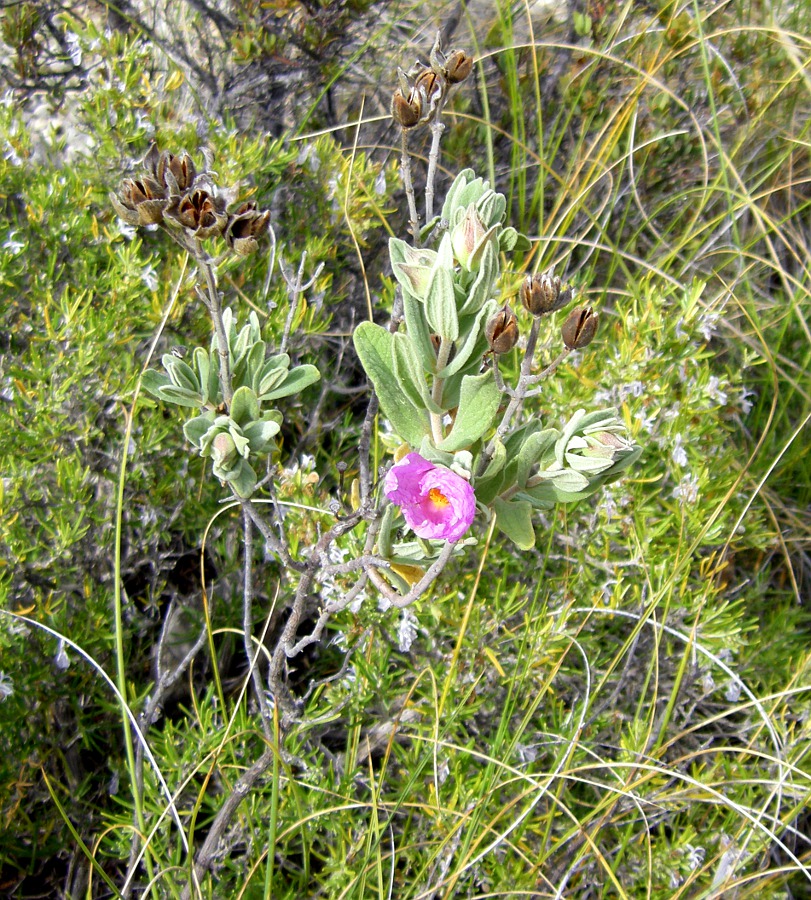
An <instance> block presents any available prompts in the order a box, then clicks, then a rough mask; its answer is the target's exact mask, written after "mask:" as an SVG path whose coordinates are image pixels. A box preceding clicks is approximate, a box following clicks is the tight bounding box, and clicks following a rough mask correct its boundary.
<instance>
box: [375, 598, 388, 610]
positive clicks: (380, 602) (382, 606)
mask: <svg viewBox="0 0 811 900" xmlns="http://www.w3.org/2000/svg"><path fill="white" fill-rule="evenodd" d="M377 608H378V610H379V611H380V612H386V611H388V610H389V609H391V600H389V599H388V597H383V596H380V597H378V598H377Z"/></svg>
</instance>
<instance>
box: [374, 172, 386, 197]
mask: <svg viewBox="0 0 811 900" xmlns="http://www.w3.org/2000/svg"><path fill="white" fill-rule="evenodd" d="M375 193H376V194H377V196H378V197H382V196H383V195H384V194H385V193H386V171H385V169H381V170H380V172H379V173H378V175H377V178H375Z"/></svg>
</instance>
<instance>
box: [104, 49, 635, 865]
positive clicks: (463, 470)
mask: <svg viewBox="0 0 811 900" xmlns="http://www.w3.org/2000/svg"><path fill="white" fill-rule="evenodd" d="M472 66H473V61H472V59H471V58H470V57H469V56H468V55H467V54H466V53H464V52H463V51H461V50H454V51H452V52H450V53H447V54H446V53H445V52H444V51H443V49H442V46H441V43H440V40H439V38H437V40H436V42H435V43H434V46H433V48H432V50H431V52H430V56H429V62H428V64H422V63H418V64H417V65H415V66H414V67H413V68H411V69H410V70H409V71H408V72H403V71H402V70H401V71H400V85H399V87H398V88H397V89H396V90H395V91H394V94H393V98H392V104H391V112H392V116H393V119H394V121H395V123H396V125H397V126H398V127H399V129H400V131H401V135H402V167H401V170H402V177H403V181H404V187H405V193H406V197H407V200H408V214H409V232H410V236H409V238H408V239H400V238H392V239H391V240H390V242H389V259H390V264H391V270H392V272H393V274H394V277H395V279H396V282H397V290H396V295H395V301H394V307H393V310H392V314H391V316H390V317H388V321H387V322H386V324H378V323H377V322H374V321H366V322H363V323H361V324H360V325H358V326H357V327H356V328H355V331H354V335H353V338H354V346H355V349H356V351H357V355H358V358H359V360H360V363H361V365H362V366H363V369H364V370H365V372H366V375H367V376H368V380H369V382H370V385H371V388H372V392H371V394H370V397H369V403H368V408H367V411H366V415H365V418H364V420H363V423H362V425H361V426H360V437H359V440H358V445H357V464H356V469H357V479H356V481H355V483H354V485H353V489H352V491H351V494H350V496H349V497H346V496H344V495H343V493H341V495H339V496H336V497H335V498H334V505H333V508H332V511H331V512H329V513H327V512H326V511H325V513H324V514H319V520H318V521H319V527H318V529H317V530H316V537H315V539H314V542H313V544H312V546H309V547H302V546H300V545H299V544H298V543H295V545H294V542H292V541H291V540H290V536H289V535H288V533H287V531H286V523H285V518H284V516H283V515H282V512H281V506H280V504H279V503H278V502H276V495H275V491H274V476H275V473H276V471H277V468H276V467H277V459H278V456H279V443H278V437H279V433H280V431H281V429H282V426H283V423H284V401H285V400H286V399H287V398H290V397H291V396H293V395H295V394H298V393H300V392H301V391H302V390H304V389H305V388H307V387H308V386H309V385H311V384H313V383H314V382H315V381H317V380H318V379H319V377H320V376H319V372H318V370H317V369H316V367H315V366H313V365H309V364H301V365H292V364H291V357H290V355H289V353H288V347H287V346H286V341H287V338H288V335H289V328H286V329H285V338H284V339H283V341H282V345H281V346H279V347H270V346H268V345H267V343H266V341H265V340H264V339H263V336H262V329H261V327H260V322H259V318H258V317H257V315H256V313H255V312H251V313H250V314H249V315H247V316H245V315H244V314H243V315H240V313H239V312H237V311H236V308H235V307H224V306H223V301H222V294H221V289H220V279H219V277H218V275H219V271H218V267H219V264H220V261H221V260H222V258H223V255H227V254H229V253H230V254H236V255H237V256H244V255H247V254H250V253H252V252H255V251H256V250H257V249H258V247H259V245H260V242H262V241H267V240H270V242H271V248H272V250H275V246H276V245H275V237H274V234H273V230H272V227H271V224H270V214H269V213H268V212H267V211H261V210H259V209H257V208H256V206H255V205H253V204H246V203H242V204H236V205H233V204H231V203H229V202H228V199H229V196H230V195H229V192H228V191H226V190H225V189H224V188H223V187H222V186H221V185H219V184H218V183H217V179H216V178H215V176H214V175H213V174H212V173H211V172H210V171H208V169H209V168H210V167H208V166H207V167H206V168H205V169H204V170H201V171H198V169H197V167H196V164H195V162H194V161H193V160H192V159H191V158H190V156H189V155H188V154H186V153H177V154H174V153H170V152H168V151H166V150H164V151H159V149H158V148H157V146H155V145H153V146H152V148H151V149H150V151H149V153H148V154H147V156H146V158H145V160H144V164H143V171H142V172H140V173H137V174H136V175H135V176H134V177H132V178H130V179H127V180H126V181H124V183H123V184H122V186H121V189H120V191H119V192H118V193H117V194H116V195H114V196H113V198H112V203H113V206H114V207H115V209H116V211H117V212H118V214H119V215H120V216H121V217H122V218H123V219H125V221H127V222H128V223H130V224H132V225H158V226H160V227H161V228H163V229H164V230H165V232H166V233H167V234H168V235H169V237H171V238H172V239H173V240H174V241H175V242H176V243H178V244H179V245H180V246H181V247H182V248H183V249H184V250H186V251H187V252H188V253H189V254H190V256H191V258H192V259H193V260H194V262H195V263H196V278H197V282H198V284H197V293H198V296H199V297H200V299H201V301H202V302H203V303H204V304H205V306H206V308H207V310H208V313H209V315H210V318H211V326H212V329H211V330H212V336H211V339H210V342H209V343H208V346H206V347H196V348H194V349H193V350H192V351H191V352H190V353H189V352H187V353H186V354H185V355H183V356H182V358H181V357H180V356H176V355H173V354H166V355H165V356H164V357H163V368H164V371H163V372H157V371H148V372H147V373H146V375H145V377H144V386H145V388H146V389H147V390H148V391H149V392H150V393H151V394H152V395H153V396H154V397H156V398H158V399H159V400H161V401H163V402H165V403H169V404H174V405H176V406H178V407H180V408H181V409H183V410H186V411H187V412H188V418H187V419H186V421H185V422H184V423H183V430H184V433H185V435H186V438H187V439H188V441H189V443H190V444H191V445H192V447H193V448H194V449H195V450H196V451H197V452H199V454H200V455H201V456H203V457H205V458H206V459H210V461H211V474H212V476H213V478H212V480H211V484H210V489H211V490H213V491H217V492H221V493H222V494H223V496H224V497H225V498H228V497H230V499H231V500H232V501H233V502H235V503H236V504H238V505H239V507H240V508H241V511H242V523H243V531H242V535H243V541H244V554H243V559H244V563H243V565H244V566H245V571H244V572H243V577H242V584H243V598H242V602H243V630H244V646H245V653H246V655H247V657H248V660H247V661H248V665H249V670H250V673H251V678H252V681H253V690H254V694H255V701H256V704H257V706H258V709H259V713H260V716H261V720H262V727H263V729H264V730H265V733H266V735H267V738H268V741H269V742H272V740H273V733H272V718H273V710H274V708H275V710H276V712H277V713H278V714H279V721H280V727H281V732H282V734H283V733H284V731H285V729H286V728H288V727H290V726H291V724H292V723H293V722H294V721H295V720H296V719H297V718H300V717H301V716H302V714H303V711H304V710H303V702H302V700H300V699H299V698H297V697H295V696H294V695H293V693H292V692H291V690H290V688H289V686H288V683H287V663H288V661H289V660H293V659H295V658H296V657H297V656H298V655H299V654H301V652H302V651H303V650H304V648H305V647H308V646H310V645H313V644H317V643H318V642H320V641H321V640H322V638H323V636H324V632H325V628H326V626H327V624H328V622H329V620H330V619H331V618H332V617H335V616H338V615H339V614H340V613H341V612H342V611H344V610H346V609H347V608H348V607H349V606H350V605H352V607H353V609H357V608H358V604H360V603H362V602H364V601H365V600H368V598H370V597H371V596H373V595H374V593H377V594H378V595H381V599H382V600H383V602H384V604H386V605H390V606H394V607H405V606H409V605H410V604H413V603H414V602H415V601H417V600H418V599H419V598H420V597H422V596H423V595H425V594H426V592H428V591H429V590H430V589H431V587H432V585H433V584H434V582H435V581H436V580H437V579H439V578H441V577H442V576H443V572H444V570H445V568H446V567H447V565H448V563H449V562H450V561H451V560H452V559H453V558H454V557H455V556H458V555H461V554H462V553H470V551H471V548H473V547H475V545H476V544H477V541H478V539H479V537H480V536H481V535H482V533H483V532H484V530H485V528H487V526H488V523H489V522H490V521H491V520H492V519H493V518H495V524H496V526H497V527H498V529H499V530H500V531H501V532H502V533H503V534H504V535H506V536H507V538H509V539H510V540H511V541H512V542H513V543H514V544H515V545H517V546H518V547H519V548H521V549H523V550H527V549H529V548H531V547H533V546H534V543H535V526H534V513H535V511H536V510H546V509H549V508H550V507H552V506H554V505H555V504H558V503H570V502H575V501H578V500H582V499H584V498H586V497H588V496H590V495H591V494H593V493H594V492H595V491H597V490H599V488H600V487H601V486H602V485H603V484H606V483H608V482H611V481H613V480H615V479H617V478H618V477H619V476H620V475H621V473H622V472H623V471H624V470H625V469H626V468H627V467H628V466H630V465H631V464H632V463H633V462H634V460H635V459H637V457H638V456H639V454H640V452H641V449H640V448H639V447H637V446H636V445H635V444H633V443H632V442H631V441H630V440H629V439H628V437H627V435H626V432H625V428H624V425H623V424H622V422H621V421H620V419H619V417H618V415H617V412H616V410H614V409H608V410H599V411H592V412H586V411H585V410H583V409H576V410H573V411H572V414H571V416H570V417H569V419H568V421H565V422H563V423H560V424H557V425H555V424H551V423H548V422H543V421H542V420H541V419H540V418H539V417H538V416H537V415H536V414H535V413H534V412H533V413H531V414H527V411H526V410H525V408H524V407H525V401H526V400H528V399H530V398H532V397H534V396H537V395H538V394H539V393H540V392H541V391H542V390H543V387H542V383H543V381H544V380H545V379H547V378H549V377H551V376H552V375H553V374H554V372H555V370H556V368H557V367H558V365H559V364H560V362H561V361H562V360H563V359H564V358H565V357H566V356H567V355H568V354H570V353H571V352H573V351H575V350H582V349H583V348H585V347H586V346H588V345H589V344H590V343H591V342H592V340H593V339H594V338H595V334H596V329H597V316H596V314H595V313H593V311H592V310H591V309H590V308H588V309H576V310H574V311H573V312H572V313H571V314H570V315H569V317H568V318H567V319H566V320H565V323H564V325H563V327H562V329H561V340H562V344H563V347H562V349H561V350H560V352H559V355H558V356H557V357H556V358H555V359H552V360H551V361H549V362H548V363H547V364H546V365H545V366H544V365H541V364H539V363H538V361H537V359H536V357H537V352H536V351H537V349H538V341H539V334H540V325H541V321H542V319H544V317H547V316H550V315H552V314H554V313H555V312H556V311H558V310H561V309H563V308H564V307H566V306H567V305H568V304H569V303H570V302H571V301H572V298H573V292H572V289H571V288H570V287H568V286H566V285H562V284H561V280H560V278H559V277H558V276H556V275H555V274H554V271H553V270H552V269H549V270H547V271H545V272H542V273H539V274H528V275H526V277H525V280H524V282H523V283H522V285H521V287H520V290H519V296H518V301H519V303H520V305H521V306H523V307H524V308H525V310H526V311H527V312H528V313H529V314H530V316H531V324H530V327H529V332H528V334H527V335H525V336H524V335H522V326H521V324H520V323H519V319H518V317H517V316H516V313H515V312H514V311H513V309H512V307H511V305H510V298H509V297H504V296H503V295H502V287H501V286H500V281H499V279H500V276H501V275H502V269H503V264H504V260H505V258H506V256H507V255H509V254H511V253H514V252H516V251H526V250H528V249H529V248H530V246H531V244H530V242H529V240H528V239H527V238H526V237H524V236H523V235H521V234H519V233H518V232H517V231H516V230H515V229H514V228H512V227H511V226H509V225H508V224H507V223H506V215H507V201H506V199H505V197H504V196H503V195H502V194H500V193H498V191H496V190H495V188H494V187H492V186H491V185H490V184H489V183H488V182H487V181H484V180H483V179H482V178H479V177H477V176H476V175H475V173H474V172H473V171H472V170H471V169H465V170H464V171H462V172H460V173H459V174H458V175H457V176H456V178H455V179H454V180H453V182H452V183H451V185H450V186H449V188H448V189H447V191H446V193H445V197H444V199H443V202H442V205H441V208H440V209H439V211H438V212H436V213H435V212H434V197H435V183H436V173H437V168H438V160H439V152H440V142H441V136H442V131H443V127H444V126H443V124H442V121H441V116H442V111H443V107H444V105H445V102H446V100H447V98H448V96H449V93H450V91H451V90H452V88H453V87H454V86H455V85H456V84H458V83H460V82H462V81H464V80H465V78H467V76H468V75H469V74H470V72H471V70H472ZM419 127H427V128H429V129H430V131H431V143H430V155H429V159H428V169H427V173H426V186H425V191H424V215H421V213H420V212H419V210H418V208H417V199H416V194H415V190H414V187H413V182H412V171H411V165H412V160H411V156H410V153H409V149H408V143H409V140H408V139H409V134H410V133H411V132H412V131H413V130H414V129H415V128H419ZM270 259H271V262H270V267H271V269H272V268H273V265H274V259H275V253H273V252H271V254H270ZM288 286H289V288H290V293H291V302H294V301H296V300H297V299H298V297H299V296H300V295H301V293H302V291H303V290H305V289H306V287H307V285H303V284H302V279H301V277H300V278H299V279H298V280H297V281H296V282H293V281H290V280H289V279H288ZM381 312H382V311H381ZM382 317H383V318H386V316H385V314H383V316H382ZM516 350H518V352H520V353H521V361H520V365H519V367H518V371H517V377H515V378H513V379H511V380H512V382H513V383H510V379H507V378H506V377H505V376H504V375H502V372H501V370H500V357H502V356H504V355H505V354H507V353H511V352H515V351H516ZM378 413H380V414H381V415H382V418H383V419H384V420H385V421H386V422H387V423H388V426H389V428H390V433H389V438H388V439H387V442H386V443H387V446H388V447H389V448H390V449H391V451H392V452H391V456H390V457H389V458H388V459H386V460H385V461H384V462H383V464H382V465H381V466H378V465H377V464H376V462H375V461H373V457H372V453H371V446H372V434H373V429H374V427H375V423H376V421H378ZM263 473H264V474H263ZM260 500H261V501H263V502H262V503H261V504H260V503H259V502H257V501H260ZM264 501H269V502H264ZM325 514H327V515H329V517H330V518H329V520H328V521H327V524H324V523H325V520H324V515H325ZM257 533H258V535H259V536H260V537H261V540H262V541H263V542H264V545H265V547H266V551H267V553H268V554H269V555H270V556H272V557H274V558H275V559H276V561H277V562H278V563H279V564H280V566H281V568H282V570H283V571H284V579H283V582H282V588H281V597H280V602H281V604H282V606H283V613H284V614H283V617H282V619H281V624H280V627H279V628H278V630H277V632H276V633H275V634H273V635H272V636H271V638H270V642H271V644H270V651H269V657H270V658H269V662H268V664H267V665H261V666H260V665H259V664H258V662H259V661H258V657H257V653H258V651H257V650H256V649H255V647H254V644H253V623H254V613H253V571H252V567H253V565H254V562H253V553H252V547H253V545H254V539H255V536H256V535H257ZM347 536H351V537H352V539H353V540H352V546H353V547H354V548H355V552H354V555H353V556H352V557H351V558H349V559H346V558H343V559H341V561H340V562H339V561H336V558H335V555H334V554H332V553H331V550H332V549H333V548H334V546H336V545H338V544H341V542H342V541H344V539H345V538H346V537H347ZM294 547H295V549H294ZM336 578H338V579H340V580H341V582H342V584H344V585H345V588H344V590H343V592H342V593H341V594H339V595H338V596H336V595H335V593H334V592H330V595H329V596H326V595H325V596H323V597H322V596H321V595H320V593H319V592H320V587H321V585H323V584H324V583H325V582H327V581H328V580H335V579H336ZM313 597H315V598H318V609H317V613H316V615H315V616H313V615H312V614H311V612H310V613H308V612H307V610H308V608H309V609H311V607H312V603H311V601H312V598H313ZM308 604H309V607H308ZM203 643H204V642H203V641H202V640H200V641H198V645H199V647H202V645H203ZM198 645H196V646H198ZM188 663H189V659H188V658H187V659H186V660H184V661H183V663H182V665H188ZM152 702H153V703H154V702H156V701H155V699H154V698H153V701H152ZM271 759H272V753H266V754H265V755H264V756H263V757H262V758H261V759H259V760H257V761H256V763H255V764H254V765H253V766H252V767H251V769H250V777H248V776H245V777H244V778H243V779H242V781H243V782H244V781H245V778H248V782H247V786H246V785H245V784H243V785H242V789H243V791H244V790H247V788H248V787H250V783H251V781H250V779H255V778H257V777H259V775H260V774H261V773H262V771H264V769H265V768H266V767H267V765H269V764H270V761H271ZM234 808H235V806H234V804H225V805H224V806H223V810H222V813H221V815H220V816H218V818H217V819H216V820H215V822H214V824H213V825H212V827H211V829H210V831H209V835H208V837H207V839H206V841H205V844H204V845H203V847H202V848H201V850H200V851H199V853H198V856H197V862H196V865H197V868H198V871H202V870H204V869H205V868H206V867H207V866H208V864H209V862H210V861H211V859H212V854H213V853H214V849H215V848H216V841H217V837H218V835H220V834H221V833H222V830H223V829H224V828H225V825H226V824H227V822H228V820H229V818H230V816H232V815H233V811H234Z"/></svg>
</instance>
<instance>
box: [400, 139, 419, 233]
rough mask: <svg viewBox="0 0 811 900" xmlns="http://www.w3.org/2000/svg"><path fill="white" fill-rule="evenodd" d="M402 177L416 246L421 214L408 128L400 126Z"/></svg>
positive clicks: (410, 225)
mask: <svg viewBox="0 0 811 900" xmlns="http://www.w3.org/2000/svg"><path fill="white" fill-rule="evenodd" d="M400 147H401V150H402V152H401V155H400V177H401V178H402V179H403V187H405V192H406V198H407V200H408V218H409V221H408V227H409V229H410V231H411V238H412V240H413V241H414V246H415V247H419V246H420V215H419V213H418V212H417V198H416V197H415V196H414V179H413V177H412V175H411V154H410V153H409V150H408V129H407V128H402V127H401V128H400Z"/></svg>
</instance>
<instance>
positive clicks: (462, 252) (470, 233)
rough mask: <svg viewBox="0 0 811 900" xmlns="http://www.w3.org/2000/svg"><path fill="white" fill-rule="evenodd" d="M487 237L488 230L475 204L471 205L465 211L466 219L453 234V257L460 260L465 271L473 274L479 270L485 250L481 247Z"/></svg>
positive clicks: (457, 226)
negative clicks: (479, 263)
mask: <svg viewBox="0 0 811 900" xmlns="http://www.w3.org/2000/svg"><path fill="white" fill-rule="evenodd" d="M487 235H488V231H487V228H486V227H485V224H484V222H482V219H481V216H480V215H479V214H478V212H477V211H476V206H475V204H473V203H471V204H470V205H469V206H468V208H467V210H466V211H465V216H464V218H463V219H461V220H460V221H459V223H458V225H456V227H455V228H454V229H453V231H452V232H451V244H452V246H453V255H454V256H455V257H456V258H457V259H458V260H459V263H460V264H461V266H462V268H463V269H466V270H467V271H468V272H471V271H473V270H474V269H476V268H478V262H479V260H480V258H481V254H482V250H483V247H482V246H481V245H482V244H483V243H484V240H485V238H486V237H487Z"/></svg>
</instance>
